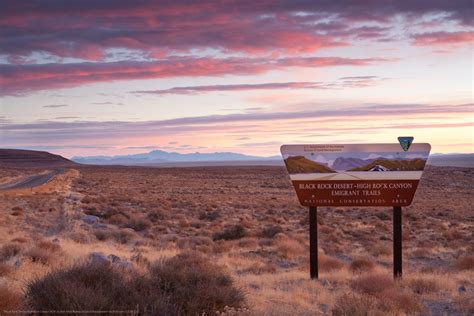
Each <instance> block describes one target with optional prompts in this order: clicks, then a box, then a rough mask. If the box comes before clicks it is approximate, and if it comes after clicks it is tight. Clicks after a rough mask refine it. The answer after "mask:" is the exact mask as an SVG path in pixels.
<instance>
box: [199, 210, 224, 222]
mask: <svg viewBox="0 0 474 316" xmlns="http://www.w3.org/2000/svg"><path fill="white" fill-rule="evenodd" d="M219 217H220V215H219V212H218V211H209V212H208V211H205V212H202V213H201V214H199V219H200V220H202V221H204V220H207V221H211V222H212V221H215V220H216V219H218V218H219Z"/></svg>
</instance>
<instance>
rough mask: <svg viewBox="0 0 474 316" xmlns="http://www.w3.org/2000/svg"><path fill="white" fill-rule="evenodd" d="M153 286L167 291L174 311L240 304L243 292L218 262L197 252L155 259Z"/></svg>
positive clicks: (187, 312) (193, 312)
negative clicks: (158, 260) (207, 258)
mask: <svg viewBox="0 0 474 316" xmlns="http://www.w3.org/2000/svg"><path fill="white" fill-rule="evenodd" d="M150 280H151V282H152V284H153V286H154V288H161V289H162V290H164V292H165V293H166V294H167V295H168V297H169V299H170V300H171V302H173V304H174V308H175V311H176V313H177V314H181V315H202V314H206V315H208V314H211V312H212V311H216V310H223V309H224V307H226V306H229V307H240V306H241V305H242V303H243V301H244V296H243V294H242V292H241V291H240V290H238V289H236V288H235V287H234V285H233V280H232V278H231V277H230V276H229V275H228V274H226V273H225V272H224V271H223V270H222V269H221V268H220V267H219V266H217V265H215V264H212V263H210V262H209V261H207V260H205V259H204V257H202V256H201V255H200V254H199V253H197V252H188V253H182V254H180V255H177V256H175V257H173V258H170V259H167V260H164V261H161V262H158V263H157V264H155V265H153V266H152V267H151V269H150Z"/></svg>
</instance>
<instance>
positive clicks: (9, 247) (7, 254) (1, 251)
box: [0, 244, 21, 261]
mask: <svg viewBox="0 0 474 316" xmlns="http://www.w3.org/2000/svg"><path fill="white" fill-rule="evenodd" d="M20 252H21V246H20V245H18V244H6V245H4V246H3V247H2V248H0V261H3V260H8V259H10V258H11V257H14V256H16V255H18V254H20Z"/></svg>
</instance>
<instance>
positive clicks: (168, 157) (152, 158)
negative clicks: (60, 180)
mask: <svg viewBox="0 0 474 316" xmlns="http://www.w3.org/2000/svg"><path fill="white" fill-rule="evenodd" d="M279 159H281V157H280V156H271V157H259V156H250V155H244V154H238V153H233V152H215V153H198V152H196V153H190V154H180V153H177V152H167V151H163V150H153V151H150V152H148V153H143V154H133V155H120V156H85V157H83V156H75V157H72V160H73V161H75V162H78V163H82V164H93V165H143V164H155V163H167V162H208V161H253V160H279Z"/></svg>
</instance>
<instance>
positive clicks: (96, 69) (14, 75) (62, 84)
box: [0, 57, 390, 95]
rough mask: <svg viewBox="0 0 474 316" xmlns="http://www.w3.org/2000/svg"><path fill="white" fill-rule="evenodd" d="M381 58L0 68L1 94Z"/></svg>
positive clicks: (184, 59) (361, 63) (197, 60)
mask: <svg viewBox="0 0 474 316" xmlns="http://www.w3.org/2000/svg"><path fill="white" fill-rule="evenodd" d="M387 61H390V60H387V59H381V58H363V59H356V58H338V57H306V58H296V57H293V58H281V59H275V60H268V59H264V58H224V59H218V58H196V57H179V58H168V59H165V60H158V61H152V62H109V63H99V62H95V63H92V62H85V63H67V64H57V63H56V64H34V65H31V64H30V65H8V64H3V65H0V74H1V75H0V94H3V95H11V94H21V93H27V92H31V91H37V90H45V89H54V88H68V87H76V86H79V85H83V84H88V83H96V82H111V81H117V80H134V79H156V78H170V77H185V76H188V77H195V76H222V75H250V74H259V73H263V72H267V71H270V70H274V69H284V68H288V67H329V66H348V65H350V66H365V65H373V64H376V63H381V62H387Z"/></svg>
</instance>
